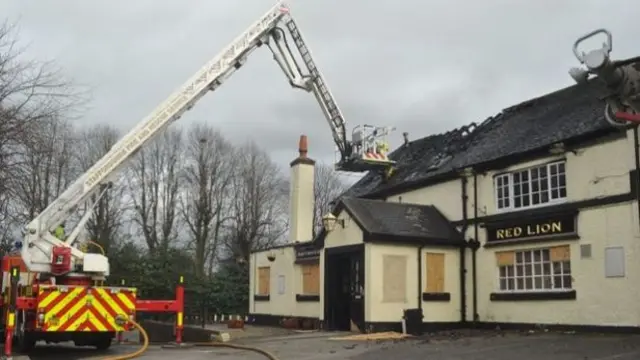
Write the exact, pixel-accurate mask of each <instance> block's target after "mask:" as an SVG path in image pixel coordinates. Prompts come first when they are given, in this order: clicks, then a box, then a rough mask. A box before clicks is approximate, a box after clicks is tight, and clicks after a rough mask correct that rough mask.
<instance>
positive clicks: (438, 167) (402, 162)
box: [344, 81, 614, 197]
mask: <svg viewBox="0 0 640 360" xmlns="http://www.w3.org/2000/svg"><path fill="white" fill-rule="evenodd" d="M605 94H606V90H605V88H604V86H603V85H602V84H601V83H600V82H598V81H591V82H589V83H587V84H585V85H574V86H570V87H567V88H564V89H561V90H559V91H556V92H553V93H551V94H547V95H545V96H542V97H539V98H535V99H532V100H529V101H526V102H523V103H521V104H518V105H515V106H512V107H510V108H507V109H505V110H503V111H502V112H501V113H499V114H498V115H496V116H493V117H490V118H488V119H486V120H485V121H484V122H482V123H481V124H479V125H477V124H475V123H472V124H470V125H467V126H463V127H461V128H458V129H455V130H452V131H449V132H447V133H443V134H438V135H430V136H427V137H425V138H422V139H419V140H415V141H412V142H410V143H409V144H408V145H403V146H401V147H400V148H398V149H396V150H395V151H394V152H393V153H391V154H390V157H391V158H392V159H393V160H395V161H396V162H397V164H398V167H397V171H396V173H395V174H394V175H393V177H392V178H391V179H390V180H388V181H387V182H384V181H383V179H382V176H381V175H379V174H374V173H369V174H367V175H365V176H364V177H363V178H362V179H360V180H359V181H358V182H357V183H356V184H354V185H353V186H352V187H351V188H350V189H349V190H348V191H347V192H345V194H344V196H348V197H363V196H371V195H372V194H375V193H379V192H383V191H384V192H386V191H391V192H392V191H394V190H396V189H397V190H400V189H402V188H405V187H406V186H407V185H409V184H411V183H414V184H415V183H421V182H425V181H428V180H429V179H433V178H435V177H437V176H438V175H440V176H442V175H444V174H447V173H452V172H453V171H456V170H459V169H463V168H465V167H469V166H475V165H479V164H483V163H488V162H491V161H497V160H500V159H506V158H510V157H514V156H516V155H522V154H525V153H529V152H532V151H535V150H540V149H543V148H546V147H548V146H550V145H552V144H554V143H557V142H560V141H568V140H569V139H576V138H581V137H585V136H587V135H592V134H594V135H595V134H597V133H605V132H607V131H612V130H614V128H613V127H611V126H610V125H609V124H608V123H607V122H606V121H605V120H604V116H603V114H604V101H603V100H602V99H603V97H604V95H605Z"/></svg>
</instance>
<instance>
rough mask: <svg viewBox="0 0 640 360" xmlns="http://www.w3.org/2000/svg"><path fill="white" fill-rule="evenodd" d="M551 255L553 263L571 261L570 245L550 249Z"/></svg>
mask: <svg viewBox="0 0 640 360" xmlns="http://www.w3.org/2000/svg"><path fill="white" fill-rule="evenodd" d="M549 250H550V251H549V252H550V253H551V261H570V260H571V252H570V250H569V245H564V246H556V247H552V248H551V249H549Z"/></svg>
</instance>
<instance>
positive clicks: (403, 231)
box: [338, 198, 463, 245]
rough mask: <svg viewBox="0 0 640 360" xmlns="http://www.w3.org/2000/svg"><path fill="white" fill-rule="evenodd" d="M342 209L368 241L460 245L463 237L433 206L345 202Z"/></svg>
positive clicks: (346, 200)
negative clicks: (391, 240)
mask: <svg viewBox="0 0 640 360" xmlns="http://www.w3.org/2000/svg"><path fill="white" fill-rule="evenodd" d="M341 206H343V207H344V208H346V210H347V211H348V212H349V214H350V215H351V216H352V217H353V219H354V221H355V222H356V223H358V225H359V226H360V227H361V228H362V230H363V231H364V232H365V241H367V237H369V238H371V237H376V238H378V239H380V240H383V241H389V240H390V239H399V240H403V239H414V240H415V239H420V240H421V241H424V242H426V243H434V242H438V243H442V244H451V245H459V244H462V243H463V237H462V235H461V234H460V232H458V231H457V230H456V229H455V227H453V226H452V225H451V223H450V222H449V220H447V218H446V217H445V216H444V215H443V214H442V213H441V212H440V211H438V209H437V208H436V207H435V206H432V205H414V204H401V203H393V202H385V201H381V200H369V199H360V198H344V199H342V200H341V202H340V204H339V205H338V209H340V207H341Z"/></svg>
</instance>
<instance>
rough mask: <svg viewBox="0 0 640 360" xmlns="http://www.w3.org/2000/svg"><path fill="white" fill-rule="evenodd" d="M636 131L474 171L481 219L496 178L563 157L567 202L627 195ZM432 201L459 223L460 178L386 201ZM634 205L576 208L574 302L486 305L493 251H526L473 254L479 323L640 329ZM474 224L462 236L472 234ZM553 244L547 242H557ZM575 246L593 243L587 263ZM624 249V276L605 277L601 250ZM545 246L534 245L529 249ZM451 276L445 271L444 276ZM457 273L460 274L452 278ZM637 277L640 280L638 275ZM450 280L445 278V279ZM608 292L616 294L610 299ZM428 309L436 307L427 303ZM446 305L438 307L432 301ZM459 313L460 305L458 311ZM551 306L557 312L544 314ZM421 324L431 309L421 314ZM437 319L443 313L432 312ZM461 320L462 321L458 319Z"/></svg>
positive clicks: (493, 276) (493, 284)
mask: <svg viewBox="0 0 640 360" xmlns="http://www.w3.org/2000/svg"><path fill="white" fill-rule="evenodd" d="M633 146H634V145H633V132H632V131H631V130H629V131H628V132H627V134H626V137H625V138H621V139H615V140H608V141H604V142H601V143H599V144H597V145H595V146H588V147H583V148H580V149H577V151H576V153H575V154H574V153H570V152H569V153H566V154H565V155H564V156H549V157H547V158H544V159H539V160H536V161H531V162H527V163H521V164H518V165H516V166H512V167H509V168H506V169H498V170H495V171H490V172H487V173H485V174H478V176H477V181H478V195H477V196H478V208H479V209H478V216H487V215H493V214H496V213H498V211H497V210H496V203H495V192H494V191H495V190H494V183H493V179H494V175H496V174H499V173H502V172H507V171H513V170H517V169H522V168H527V167H530V166H534V165H537V164H544V163H547V162H550V161H552V160H554V159H560V158H563V157H564V158H566V171H567V175H568V176H567V200H566V201H569V202H573V201H579V200H584V199H593V198H599V197H605V196H611V195H616V194H624V193H627V192H629V190H630V188H629V187H630V186H629V171H630V170H632V169H634V168H635V164H634V150H633ZM467 194H468V196H469V200H468V209H467V210H468V214H469V217H470V218H471V217H473V207H474V204H473V201H474V199H473V177H469V178H468V185H467ZM400 199H401V202H403V203H416V204H432V205H435V206H437V207H438V208H439V209H441V211H442V212H443V213H444V214H445V215H446V216H447V217H448V218H449V219H450V220H454V221H455V220H460V219H462V206H461V205H462V204H461V180H460V179H456V180H452V181H449V182H447V183H443V184H438V185H434V186H429V187H427V188H423V189H419V190H413V191H409V192H406V193H403V194H399V195H394V196H391V197H389V198H388V199H387V201H400ZM637 219H638V207H637V206H636V202H629V203H625V204H617V205H612V206H609V207H604V208H592V209H583V210H581V212H580V214H579V217H578V232H579V234H580V236H581V239H580V240H579V241H570V242H567V243H568V244H571V254H572V255H571V256H572V272H573V276H574V288H575V289H576V291H577V297H578V299H577V300H575V301H572V300H562V301H551V302H550V301H531V302H522V301H517V302H508V301H501V302H491V301H489V294H490V293H491V292H493V291H495V290H496V289H497V267H496V263H495V251H501V250H509V249H525V248H528V247H527V246H521V245H520V246H512V247H499V248H495V249H485V248H480V249H479V250H478V258H477V262H478V264H477V266H478V281H479V283H478V292H479V294H478V313H479V317H480V319H479V320H480V321H496V322H534V323H566V324H599V325H633V326H637V325H638V324H640V306H638V305H637V299H638V298H639V296H640V286H638V285H636V284H640V281H639V280H640V279H637V277H639V276H640V269H637V267H638V266H640V264H638V265H637V266H636V263H637V262H635V261H633V260H632V259H635V258H637V256H638V252H640V229H639V226H638V220H637ZM473 231H474V229H473V226H471V227H470V228H469V229H468V230H467V234H466V235H467V238H472V237H473V236H474V232H473ZM478 234H479V239H478V240H479V241H480V242H481V243H482V244H484V241H485V235H486V232H485V230H484V229H482V228H481V229H479V232H478ZM561 244H562V243H553V244H552V245H561ZM580 244H591V246H592V254H593V256H592V258H591V259H580V251H579V250H580ZM614 245H615V246H624V248H625V256H626V258H627V262H626V273H627V276H626V277H624V278H605V277H604V249H605V247H607V246H614ZM531 247H533V248H536V247H544V245H542V246H541V245H531V246H529V248H531ZM465 259H466V260H465V261H466V264H467V269H468V271H467V278H466V289H467V295H468V296H467V319H468V320H472V319H473V313H472V311H473V308H472V298H471V295H472V293H473V291H472V286H473V285H472V272H471V251H470V250H469V251H467V252H466V256H465ZM448 274H449V272H447V275H448ZM456 274H457V273H456ZM636 274H638V275H636ZM447 277H448V276H447ZM456 277H457V276H456ZM458 292H459V290H457V288H456V289H455V290H452V291H451V294H452V301H458V302H459V297H458V296H456V295H457V294H458ZM611 294H619V295H616V296H615V297H612V296H611ZM431 305H436V304H434V303H432V304H431ZM437 305H443V304H437ZM457 309H458V310H459V305H458V306H457ZM549 309H554V310H559V311H549ZM424 313H425V321H426V319H427V316H428V311H427V310H426V309H425V312H424ZM437 313H438V314H440V312H437ZM458 319H459V317H458Z"/></svg>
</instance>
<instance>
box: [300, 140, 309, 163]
mask: <svg viewBox="0 0 640 360" xmlns="http://www.w3.org/2000/svg"><path fill="white" fill-rule="evenodd" d="M308 151H309V147H308V144H307V135H300V142H299V143H298V152H299V153H300V157H301V158H306V157H307V152H308Z"/></svg>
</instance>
